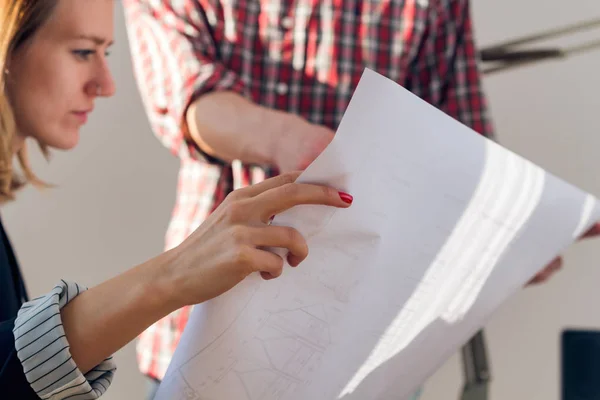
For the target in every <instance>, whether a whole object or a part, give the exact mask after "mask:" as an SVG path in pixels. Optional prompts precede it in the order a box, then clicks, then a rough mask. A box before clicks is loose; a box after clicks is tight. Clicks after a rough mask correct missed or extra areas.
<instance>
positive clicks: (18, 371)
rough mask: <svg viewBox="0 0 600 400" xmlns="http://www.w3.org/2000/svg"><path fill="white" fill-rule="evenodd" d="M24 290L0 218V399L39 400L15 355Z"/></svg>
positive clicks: (17, 266)
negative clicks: (13, 331) (14, 334)
mask: <svg viewBox="0 0 600 400" xmlns="http://www.w3.org/2000/svg"><path fill="white" fill-rule="evenodd" d="M25 301H27V291H26V289H25V284H24V282H23V278H22V276H21V271H20V270H19V264H18V263H17V259H16V257H15V254H14V252H13V249H12V246H11V244H10V241H9V239H8V236H7V235H6V232H5V231H4V227H3V226H2V221H1V220H0V398H1V399H19V400H39V397H38V395H37V394H36V393H35V392H34V391H33V389H31V386H30V385H29V382H27V379H26V378H25V373H24V372H23V367H22V366H21V361H19V359H18V358H17V350H16V349H15V337H14V336H13V333H12V330H13V327H14V325H15V318H16V317H17V312H18V311H19V308H21V305H22V304H23V303H24V302H25Z"/></svg>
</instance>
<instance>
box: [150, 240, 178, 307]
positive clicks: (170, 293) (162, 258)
mask: <svg viewBox="0 0 600 400" xmlns="http://www.w3.org/2000/svg"><path fill="white" fill-rule="evenodd" d="M180 253H181V252H180V250H179V248H178V247H175V248H173V249H171V250H167V251H165V252H164V253H162V254H160V255H159V256H157V257H155V258H153V259H152V260H150V261H149V262H148V264H149V265H145V266H142V268H147V271H145V273H144V277H145V279H144V281H143V282H144V283H143V285H144V286H145V288H144V291H145V292H146V293H148V294H149V296H148V297H149V298H150V300H149V301H151V302H152V304H151V305H152V309H154V310H156V311H158V312H159V313H160V314H163V315H167V314H170V313H171V312H173V311H176V310H178V309H180V308H181V307H183V306H185V305H187V304H186V302H185V301H184V299H183V298H182V289H183V288H182V287H181V282H180V281H181V279H180V278H179V276H178V274H177V271H178V266H180V265H181V263H182V257H181V254H180Z"/></svg>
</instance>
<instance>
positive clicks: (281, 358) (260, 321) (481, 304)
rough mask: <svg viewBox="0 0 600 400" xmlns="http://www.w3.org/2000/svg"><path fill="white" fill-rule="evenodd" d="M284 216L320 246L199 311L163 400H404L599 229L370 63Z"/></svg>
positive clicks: (523, 164) (592, 208)
mask: <svg viewBox="0 0 600 400" xmlns="http://www.w3.org/2000/svg"><path fill="white" fill-rule="evenodd" d="M300 180H302V181H306V182H318V183H326V184H329V185H333V186H334V187H337V188H340V189H342V190H346V191H348V192H349V193H351V194H353V195H354V198H355V201H354V205H353V206H352V207H351V208H350V209H347V210H336V209H331V208H326V207H320V206H302V207H297V208H295V209H293V210H290V211H288V212H286V213H284V214H281V215H279V216H277V217H276V218H275V223H276V224H281V225H291V226H294V227H296V228H298V229H299V230H300V231H301V232H302V233H303V234H304V235H305V237H306V238H307V240H308V244H309V248H310V255H309V257H308V259H307V260H306V261H305V262H304V263H303V264H302V265H301V266H300V267H298V268H295V269H292V268H290V267H289V266H287V267H286V269H285V271H284V274H283V276H281V277H280V278H279V279H275V280H272V281H263V280H262V279H261V278H260V277H259V276H251V277H250V278H248V279H247V280H246V281H244V282H243V283H242V284H240V285H239V286H237V287H236V288H235V289H233V290H232V291H230V292H229V293H226V294H225V295H223V296H220V297H219V298H217V299H214V300H212V301H209V302H207V303H205V304H202V305H199V306H196V307H195V308H194V310H193V312H192V315H191V319H190V321H189V323H188V326H187V328H186V330H185V332H184V334H183V336H182V338H181V342H180V345H179V347H178V349H177V351H176V353H175V356H174V359H173V361H172V363H171V365H170V367H169V369H168V372H167V374H166V377H165V379H164V381H163V383H162V384H161V386H160V388H159V391H158V394H157V397H156V399H157V400H167V399H168V400H179V399H186V400H200V399H201V400H309V399H310V400H333V399H346V400H350V399H351V400H355V399H356V400H384V399H390V400H400V399H404V398H406V397H407V396H409V395H410V394H411V393H412V392H413V391H414V390H415V389H416V388H417V387H418V386H419V385H420V384H421V383H422V382H423V381H424V380H425V379H426V378H427V377H428V376H430V375H431V374H432V373H433V372H435V370H436V369H437V368H438V367H439V366H440V365H441V364H442V363H443V362H444V361H445V360H446V359H447V358H448V357H449V356H451V355H452V354H453V353H454V352H455V351H456V350H457V349H458V348H459V347H460V346H461V345H463V344H464V343H465V342H466V341H468V339H469V338H470V336H471V335H472V334H474V333H475V332H476V331H477V330H478V329H479V328H481V327H482V326H483V325H484V323H485V322H486V320H487V318H488V317H489V316H490V314H491V313H492V312H493V311H494V310H495V309H496V308H497V307H498V306H499V305H500V304H501V303H502V302H503V301H504V300H506V299H507V298H508V297H509V296H510V295H511V294H513V293H515V292H516V291H517V290H520V289H521V288H522V287H523V286H524V284H525V283H526V282H527V281H528V280H529V279H530V278H531V277H532V276H533V275H534V274H535V273H536V272H537V271H538V270H540V269H541V268H542V267H543V266H544V265H546V264H547V263H548V262H549V261H551V260H552V259H553V258H554V257H555V256H556V255H557V254H558V253H560V252H561V251H562V250H564V249H565V248H566V247H567V246H569V245H570V244H572V243H573V241H574V240H575V239H576V238H577V237H578V236H579V235H580V234H581V233H583V232H584V231H585V230H586V229H588V228H589V227H590V226H591V225H592V223H593V222H595V221H597V220H600V208H599V207H598V203H597V201H596V199H595V198H594V197H593V196H591V195H589V194H587V193H585V192H583V191H581V190H579V189H577V188H576V187H573V186H572V185H570V184H568V183H566V182H564V181H562V180H560V179H558V178H556V177H555V176H553V175H551V174H549V173H547V172H545V171H544V170H543V169H541V168H540V167H538V166H536V165H534V164H532V163H531V162H529V161H527V160H525V159H523V158H521V157H520V156H518V155H516V154H514V153H512V152H510V151H508V150H506V149H504V148H502V147H501V146H499V145H497V144H495V143H494V142H492V141H490V140H488V139H485V138H483V137H481V136H479V135H478V134H476V133H475V132H474V131H472V130H470V129H469V128H467V127H465V126H464V125H462V124H460V123H458V122H456V121H455V120H453V119H452V118H450V117H448V116H447V115H445V114H443V113H442V112H440V111H438V110H436V109H435V108H433V107H431V106H430V105H428V104H427V103H425V102H424V101H422V100H420V99H419V98H417V97H416V96H414V95H412V94H411V93H410V92H408V91H407V90H405V89H403V88H402V87H400V86H398V85H397V84H396V83H394V82H392V81H390V80H388V79H387V78H385V77H382V76H380V75H378V74H376V73H375V72H372V71H370V70H366V71H365V73H364V75H363V77H362V79H361V81H360V84H359V85H358V88H357V89H356V92H355V94H354V96H353V98H352V101H351V103H350V105H349V107H348V109H347V111H346V114H345V115H344V118H343V121H342V123H341V125H340V127H339V129H338V132H337V135H336V138H335V139H334V141H333V142H332V143H331V144H330V146H329V147H328V148H327V149H326V150H325V152H324V153H323V154H322V155H321V156H320V157H319V158H318V159H317V160H316V161H315V162H314V163H313V164H312V165H311V166H310V167H309V168H308V169H307V170H306V171H305V172H304V173H303V175H302V176H301V178H300Z"/></svg>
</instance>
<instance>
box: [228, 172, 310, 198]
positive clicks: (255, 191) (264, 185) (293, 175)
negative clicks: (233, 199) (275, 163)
mask: <svg viewBox="0 0 600 400" xmlns="http://www.w3.org/2000/svg"><path fill="white" fill-rule="evenodd" d="M300 174H301V172H300V171H297V172H286V173H285V174H281V175H277V176H275V177H273V178H269V179H265V180H264V181H262V182H259V183H256V184H254V185H251V186H247V187H245V188H242V189H238V190H237V192H238V193H239V194H240V195H241V196H243V197H254V196H258V195H259V194H261V193H264V192H266V191H268V190H271V189H274V188H277V187H280V186H283V185H287V184H290V183H294V182H296V179H298V177H299V176H300Z"/></svg>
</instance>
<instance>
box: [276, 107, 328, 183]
mask: <svg viewBox="0 0 600 400" xmlns="http://www.w3.org/2000/svg"><path fill="white" fill-rule="evenodd" d="M334 135H335V133H334V132H333V131H332V130H331V129H329V128H327V127H324V126H320V125H316V124H311V123H310V122H308V121H305V120H304V119H301V118H300V117H298V118H294V119H293V120H292V123H291V124H288V125H287V126H286V127H285V128H284V131H283V132H281V136H280V138H279V139H278V141H277V143H276V148H275V149H274V153H275V154H274V160H275V166H276V167H277V168H278V169H279V172H280V173H286V172H291V171H303V170H305V169H306V168H307V167H308V166H309V165H310V163H312V162H313V161H314V160H315V159H316V158H317V157H318V156H319V154H321V153H322V152H323V150H325V148H326V147H327V146H328V145H329V143H331V141H332V140H333V137H334Z"/></svg>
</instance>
